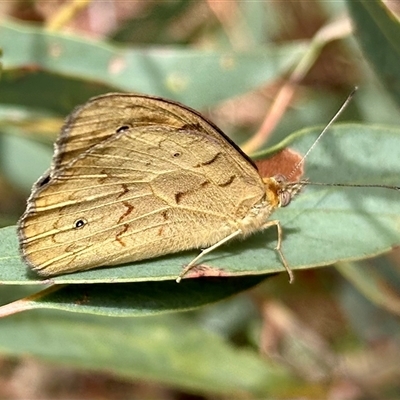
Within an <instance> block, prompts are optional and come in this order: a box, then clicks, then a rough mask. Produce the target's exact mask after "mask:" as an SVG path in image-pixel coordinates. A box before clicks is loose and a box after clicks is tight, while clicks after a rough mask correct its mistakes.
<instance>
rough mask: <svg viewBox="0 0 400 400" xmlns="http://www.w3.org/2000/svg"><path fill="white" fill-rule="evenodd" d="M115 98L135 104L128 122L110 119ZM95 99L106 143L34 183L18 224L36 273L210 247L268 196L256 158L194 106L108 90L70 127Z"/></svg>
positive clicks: (24, 250)
mask: <svg viewBox="0 0 400 400" xmlns="http://www.w3.org/2000/svg"><path fill="white" fill-rule="evenodd" d="M115 96H117V97H115ZM120 97H122V98H120ZM105 100H107V101H105ZM115 100H118V101H119V103H118V104H119V105H120V104H122V103H123V104H124V107H125V108H124V109H126V110H131V112H127V113H126V116H125V118H115V113H114V112H113V111H114V110H113V107H114V103H115ZM97 101H98V102H99V104H97V106H100V108H101V110H102V113H101V120H102V122H103V124H104V125H103V126H105V131H106V133H105V134H104V137H105V139H103V140H101V141H99V142H98V143H97V144H94V145H92V146H91V147H89V148H88V149H86V150H85V151H83V152H82V153H79V154H78V153H76V156H74V157H75V158H72V160H71V161H69V162H67V163H65V164H64V166H63V167H60V168H58V169H56V170H55V171H54V172H53V175H52V176H51V178H50V179H49V180H48V182H44V183H43V182H42V183H41V185H37V186H36V188H35V189H34V191H33V194H32V195H31V197H30V199H29V201H28V208H27V211H26V213H25V214H24V216H23V217H22V219H21V221H20V226H19V236H20V243H21V250H22V253H23V256H24V258H25V260H26V261H27V262H28V264H29V265H30V266H31V267H32V268H34V269H35V270H37V271H38V272H39V273H40V274H42V275H45V276H48V275H55V274H60V273H65V272H73V271H78V270H84V269H89V268H94V267H97V266H104V265H115V264H120V263H124V262H131V261H135V260H140V259H146V258H151V257H156V256H160V255H163V254H168V253H173V252H178V251H182V250H185V249H190V248H199V247H206V246H208V245H211V244H213V243H216V242H218V241H219V240H221V239H223V238H224V237H226V236H227V235H228V234H229V233H231V232H233V231H235V230H237V227H238V225H237V222H238V221H240V220H241V219H243V218H245V217H246V216H247V215H248V213H249V211H250V210H251V209H252V207H254V205H256V204H257V203H259V202H260V201H261V199H262V198H263V196H264V195H265V192H264V186H263V183H262V180H261V178H260V177H259V175H258V172H257V170H256V169H255V167H254V166H253V164H252V163H250V162H249V161H248V160H247V158H246V157H244V156H243V154H242V153H241V152H240V151H239V150H238V149H237V148H236V147H235V146H234V145H232V143H231V142H230V141H229V140H228V139H227V138H226V137H225V136H224V135H223V134H222V133H221V132H220V131H219V130H217V128H216V127H215V126H213V125H212V124H211V123H209V122H208V121H207V120H205V119H204V118H203V117H201V116H200V115H199V114H198V113H196V112H194V111H193V110H190V109H188V108H186V107H183V106H181V105H179V104H176V103H172V102H167V101H165V100H162V99H156V98H148V97H143V96H132V95H108V96H102V97H100V98H98V99H94V100H92V101H91V102H90V103H89V104H90V107H88V108H85V106H84V108H81V112H80V113H79V114H77V115H76V121H72V124H73V126H75V127H78V126H86V124H89V122H86V121H85V117H86V112H87V111H88V110H90V111H92V109H94V108H96V104H95V103H96V102H97ZM110 101H111V104H110ZM138 103H139V104H138ZM129 105H130V107H129ZM93 107H94V108H93ZM135 107H139V109H140V110H141V112H140V113H138V112H136V111H137V110H138V109H136V111H135V112H133V111H132V110H135ZM98 108H99V107H97V109H98ZM107 110H108V111H107ZM145 110H146V111H145ZM158 114H160V116H159V115H158ZM87 117H88V120H87V121H93V115H92V112H90V113H89V114H88V116H87ZM78 122H79V124H78ZM96 129H98V132H100V130H101V129H100V128H96ZM111 130H113V134H111ZM86 134H87V135H90V132H89V131H87V133H86ZM100 136H101V134H99V133H96V137H100ZM72 137H73V139H72V141H73V142H74V143H75V144H76V143H78V142H79V140H78V139H77V138H78V137H79V135H77V134H75V132H72ZM70 148H72V147H70ZM74 151H75V150H73V152H74ZM73 152H72V153H70V154H73ZM69 157H70V156H68V157H67V158H69ZM67 158H66V159H67ZM66 159H65V160H66Z"/></svg>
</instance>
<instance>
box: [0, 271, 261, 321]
mask: <svg viewBox="0 0 400 400" xmlns="http://www.w3.org/2000/svg"><path fill="white" fill-rule="evenodd" d="M264 279H265V275H256V276H243V277H237V278H204V279H191V280H189V281H187V282H185V284H177V283H176V282H171V281H164V282H136V283H116V284H114V285H110V284H90V285H67V286H64V285H53V286H51V287H50V288H48V289H45V290H43V291H41V292H38V293H36V294H34V295H31V296H28V297H26V298H23V299H21V300H18V301H16V302H14V303H10V304H7V305H5V306H3V307H0V317H3V316H8V315H11V314H15V313H17V312H21V311H25V310H32V309H36V308H50V309H57V310H63V311H70V312H79V313H87V314H98V315H108V316H112V317H126V316H135V317H140V316H147V315H153V314H163V313H170V312H175V311H187V310H189V309H194V308H197V307H201V306H204V305H206V304H209V303H214V302H216V301H220V300H223V299H225V298H227V297H229V296H232V295H234V294H237V293H239V292H241V291H243V290H247V289H249V288H251V287H253V286H254V285H257V284H258V283H260V282H261V281H263V280H264Z"/></svg>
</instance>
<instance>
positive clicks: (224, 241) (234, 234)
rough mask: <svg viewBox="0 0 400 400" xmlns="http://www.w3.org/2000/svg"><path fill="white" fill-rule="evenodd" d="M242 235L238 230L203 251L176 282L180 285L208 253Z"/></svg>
mask: <svg viewBox="0 0 400 400" xmlns="http://www.w3.org/2000/svg"><path fill="white" fill-rule="evenodd" d="M241 234H242V231H241V230H240V229H238V230H237V231H235V232H233V233H231V234H230V235H228V236H227V237H225V238H223V239H222V240H220V241H219V242H217V243H215V244H213V245H212V246H210V247H207V248H206V249H203V250H201V252H200V254H199V255H198V256H197V257H195V258H194V259H193V260H192V261H190V263H189V264H188V265H187V266H186V268H185V269H184V270H183V271H182V272H181V273H180V275H179V276H178V277H177V278H176V282H177V283H179V282H180V281H181V280H182V278H183V277H184V276H185V275H186V274H187V273H188V272H189V271H190V270H191V269H192V268H193V267H194V266H195V265H196V263H197V261H199V260H200V258H201V257H203V256H204V255H206V254H207V253H210V252H211V251H213V250H215V249H216V248H217V247H219V246H221V245H223V244H224V243H226V242H228V241H229V240H231V239H233V238H234V237H236V236H238V235H241Z"/></svg>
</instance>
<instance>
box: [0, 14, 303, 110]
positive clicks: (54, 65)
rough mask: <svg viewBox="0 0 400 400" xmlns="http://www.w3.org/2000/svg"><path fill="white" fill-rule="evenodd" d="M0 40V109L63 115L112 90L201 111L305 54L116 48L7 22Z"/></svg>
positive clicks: (296, 49)
mask: <svg viewBox="0 0 400 400" xmlns="http://www.w3.org/2000/svg"><path fill="white" fill-rule="evenodd" d="M0 37H1V38H2V44H3V51H4V56H3V64H4V73H3V80H2V83H1V85H0V97H1V99H2V102H3V103H14V104H18V105H28V106H34V107H44V108H48V109H51V110H55V111H57V112H62V113H66V112H69V111H71V108H72V105H75V104H79V103H83V102H84V101H86V100H87V99H88V97H90V96H93V95H96V94H98V92H99V91H103V92H106V91H110V90H114V91H115V90H119V91H134V92H141V93H146V94H154V95H158V96H161V97H166V98H170V99H175V100H179V101H181V102H182V103H184V104H187V105H190V106H192V107H194V108H198V109H200V108H202V107H205V106H210V105H211V104H215V103H217V102H218V101H222V100H225V99H228V98H230V97H232V96H236V95H239V94H241V93H244V92H247V91H248V90H251V89H254V88H256V87H259V86H260V85H261V84H264V83H266V82H267V81H270V80H272V79H274V78H277V77H278V76H281V75H282V74H283V73H285V72H287V70H288V69H289V68H291V67H292V66H293V65H294V64H295V63H296V62H297V61H298V60H299V58H300V57H301V54H302V53H303V51H304V49H305V47H304V43H301V42H300V43H299V42H297V43H290V44H285V45H280V46H275V47H274V46H272V47H263V48H258V49H256V50H252V51H248V52H242V53H236V52H226V51H203V50H195V49H187V48H181V47H171V48H169V49H168V51H166V49H165V48H163V49H162V50H160V49H157V48H148V49H143V48H133V47H132V48H120V47H116V46H114V45H111V44H106V43H104V42H97V41H93V40H87V39H82V38H80V37H77V36H73V35H65V34H56V33H49V32H47V31H45V30H43V29H41V28H37V27H33V26H27V25H26V24H24V25H22V24H17V23H12V22H5V21H3V22H1V24H0ZM43 71H45V72H46V73H44V72H43ZM65 77H66V78H65ZM79 80H82V83H81V86H82V87H81V88H80V87H79ZM91 82H97V83H96V84H95V85H94V87H91V85H92V83H91ZM70 85H72V89H70V88H69V86H70ZM112 88H114V89H112ZM64 89H65V90H64ZM39 93H40V95H38V94H39ZM194 93H195V94H196V95H194Z"/></svg>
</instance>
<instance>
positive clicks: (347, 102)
mask: <svg viewBox="0 0 400 400" xmlns="http://www.w3.org/2000/svg"><path fill="white" fill-rule="evenodd" d="M357 90H358V87H357V86H356V87H355V88H354V89H353V90H352V91H351V93H350V94H349V95H348V96H347V99H346V100H345V101H344V102H343V104H342V105H341V106H340V108H339V110H338V111H336V113H335V115H334V116H333V117H332V118H331V120H330V121H329V122H328V124H327V125H326V126H325V128H324V129H323V130H322V132H321V133H320V134H319V135H318V137H317V138H316V139H315V141H314V143H313V144H312V145H311V147H310V148H309V149H308V150H307V152H306V154H304V156H303V158H302V159H301V160H300V161H299V162H298V163H297V164H296V165H295V166H294V168H293V170H292V172H291V173H290V174H289V175H288V177H287V178H288V181H290V178H291V177H292V176H293V174H294V173H295V172H296V171H297V170H298V169H299V168H300V167H301V165H302V164H304V161H305V159H306V158H307V157H308V155H309V154H310V153H311V151H312V150H313V149H314V147H315V146H316V145H317V143H318V142H319V141H320V140H321V138H322V136H324V134H325V132H326V131H327V130H328V129H329V128H330V127H331V125H332V124H333V123H334V122H335V121H336V120H337V118H338V117H339V115H340V114H341V113H342V112H343V110H344V109H345V108H346V107H347V106H348V104H349V103H350V101H351V99H352V98H353V96H354V94H355V93H356V91H357Z"/></svg>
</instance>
